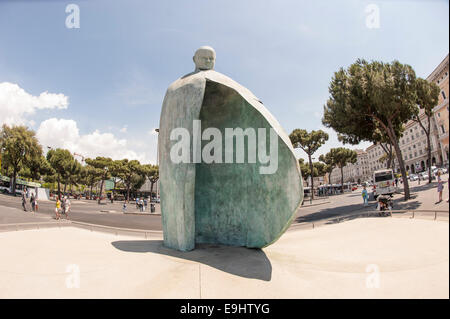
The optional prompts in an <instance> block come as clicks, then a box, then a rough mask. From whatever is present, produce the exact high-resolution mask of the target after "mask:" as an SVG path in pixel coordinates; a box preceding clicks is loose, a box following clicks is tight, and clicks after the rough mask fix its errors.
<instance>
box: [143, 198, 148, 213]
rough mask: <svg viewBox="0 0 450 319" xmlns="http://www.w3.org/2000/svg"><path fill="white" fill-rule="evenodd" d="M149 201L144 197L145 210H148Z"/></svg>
mask: <svg viewBox="0 0 450 319" xmlns="http://www.w3.org/2000/svg"><path fill="white" fill-rule="evenodd" d="M147 205H148V201H147V198H144V211H147Z"/></svg>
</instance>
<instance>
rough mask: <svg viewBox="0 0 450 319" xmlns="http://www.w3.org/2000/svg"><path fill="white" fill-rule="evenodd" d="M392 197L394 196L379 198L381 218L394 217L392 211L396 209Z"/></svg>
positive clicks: (388, 195) (381, 196)
mask: <svg viewBox="0 0 450 319" xmlns="http://www.w3.org/2000/svg"><path fill="white" fill-rule="evenodd" d="M392 197H393V195H392V194H387V195H380V196H378V210H379V211H380V213H379V214H380V216H392V213H391V210H392V208H393V207H394V204H393V203H392Z"/></svg>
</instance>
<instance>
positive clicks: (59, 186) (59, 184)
mask: <svg viewBox="0 0 450 319" xmlns="http://www.w3.org/2000/svg"><path fill="white" fill-rule="evenodd" d="M57 181H58V198H59V199H60V200H61V181H60V176H59V174H58V180H57Z"/></svg>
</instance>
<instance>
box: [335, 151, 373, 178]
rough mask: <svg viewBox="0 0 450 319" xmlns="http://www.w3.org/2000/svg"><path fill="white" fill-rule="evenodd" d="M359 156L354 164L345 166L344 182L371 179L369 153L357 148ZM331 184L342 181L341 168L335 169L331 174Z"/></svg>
mask: <svg viewBox="0 0 450 319" xmlns="http://www.w3.org/2000/svg"><path fill="white" fill-rule="evenodd" d="M355 152H356V154H357V157H356V162H355V163H354V164H348V165H346V166H344V169H343V174H344V183H347V182H360V183H361V182H364V181H367V180H370V169H369V158H368V153H367V152H366V151H364V150H361V149H356V150H355ZM330 183H331V184H340V183H341V170H340V169H339V168H335V169H333V171H332V172H331V174H330Z"/></svg>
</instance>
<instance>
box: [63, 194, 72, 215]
mask: <svg viewBox="0 0 450 319" xmlns="http://www.w3.org/2000/svg"><path fill="white" fill-rule="evenodd" d="M64 203H65V204H64V209H65V211H64V212H65V214H66V219H70V218H69V213H70V204H71V203H70V199H69V198H67V196H65V197H64Z"/></svg>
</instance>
